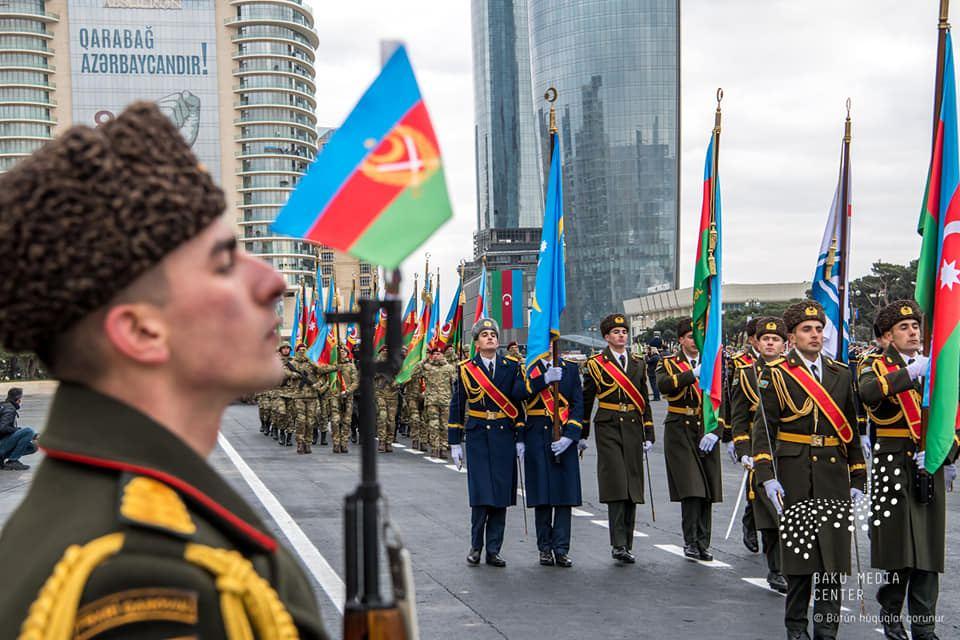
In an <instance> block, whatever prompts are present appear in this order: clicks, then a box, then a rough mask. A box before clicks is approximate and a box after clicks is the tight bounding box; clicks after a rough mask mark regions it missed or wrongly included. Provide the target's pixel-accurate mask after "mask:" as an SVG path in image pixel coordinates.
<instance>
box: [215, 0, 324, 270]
mask: <svg viewBox="0 0 960 640" xmlns="http://www.w3.org/2000/svg"><path fill="white" fill-rule="evenodd" d="M230 5H231V6H232V7H234V10H235V14H234V17H233V18H230V19H228V20H227V26H228V27H231V28H232V35H231V39H232V41H233V43H234V50H233V60H234V62H235V63H236V66H235V67H234V69H233V75H234V78H235V80H236V84H235V85H234V87H233V93H234V104H233V106H234V114H235V119H234V125H235V126H236V131H237V142H239V146H240V149H239V151H238V154H237V157H238V159H239V161H240V163H239V166H238V168H237V169H238V170H237V177H238V182H239V184H238V191H239V194H240V201H239V202H238V203H237V204H238V207H239V209H240V214H239V220H238V224H239V226H240V231H241V233H240V236H241V239H242V242H243V243H244V245H245V248H246V249H247V250H248V251H249V252H250V253H253V254H256V255H258V256H260V257H262V258H263V259H264V260H266V261H267V262H269V263H270V264H272V265H273V266H274V267H275V268H276V269H277V270H279V271H280V272H281V273H282V274H283V276H284V278H285V279H286V280H287V286H288V287H290V288H293V287H295V286H297V285H298V284H299V282H300V279H301V278H303V280H304V282H305V284H306V285H307V287H308V288H310V287H312V285H313V279H314V265H315V264H316V262H315V261H316V250H315V249H314V248H312V247H311V246H310V245H308V244H306V243H304V242H301V241H299V240H293V239H290V238H286V237H283V236H275V235H273V233H272V232H271V231H270V223H271V222H273V220H274V219H275V218H276V217H277V215H278V214H279V213H280V208H281V207H282V206H283V205H284V203H286V201H287V198H288V197H289V194H290V192H291V191H293V188H294V187H295V186H296V184H297V181H298V180H299V179H300V177H301V176H302V175H303V174H304V173H305V172H306V170H307V166H308V165H309V164H310V162H311V161H312V160H313V158H314V157H315V156H316V153H317V118H316V115H315V112H316V99H315V97H314V96H315V95H316V81H315V76H316V73H315V71H314V60H315V56H316V54H315V51H316V47H317V44H318V42H319V41H318V38H317V33H316V30H315V29H314V23H313V14H312V13H311V10H310V8H309V7H307V6H306V5H305V4H303V3H302V2H301V1H300V0H231V2H230Z"/></svg>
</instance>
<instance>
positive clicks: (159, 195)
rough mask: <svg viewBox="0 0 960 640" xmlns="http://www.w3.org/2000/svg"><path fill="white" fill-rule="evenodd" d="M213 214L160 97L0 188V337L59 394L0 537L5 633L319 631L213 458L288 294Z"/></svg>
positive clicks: (265, 353)
mask: <svg viewBox="0 0 960 640" xmlns="http://www.w3.org/2000/svg"><path fill="white" fill-rule="evenodd" d="M223 210H224V196H223V192H222V191H221V190H220V189H219V188H218V187H217V186H216V185H214V183H213V180H212V179H211V178H210V176H209V175H208V174H207V173H206V171H205V170H204V169H203V168H202V167H200V166H199V165H198V164H197V160H196V158H195V157H194V156H193V154H192V153H191V152H190V149H189V148H188V147H187V145H186V144H185V142H184V141H183V138H182V137H181V136H180V134H179V133H178V132H177V130H176V129H175V128H174V126H173V125H172V124H171V123H170V121H169V120H168V119H167V118H166V117H164V116H163V115H162V114H161V113H160V111H159V110H158V109H157V107H156V105H154V104H152V103H136V104H134V105H132V106H130V107H129V108H128V109H127V110H125V111H124V112H123V113H121V114H120V115H119V116H118V117H117V118H116V119H114V120H112V121H111V122H108V123H106V124H104V125H101V126H100V127H98V128H96V129H91V128H88V127H83V126H77V127H73V128H71V129H70V130H68V131H67V132H66V133H64V134H62V135H61V136H60V137H58V138H57V139H55V140H54V141H52V142H49V143H47V144H46V145H45V146H44V147H42V148H41V149H40V150H38V151H36V152H35V153H34V154H33V155H32V156H31V157H29V158H26V159H24V160H22V161H21V162H20V163H19V164H18V165H17V166H16V167H15V168H14V169H12V170H11V171H10V172H9V173H7V174H5V175H3V176H2V177H0V269H2V271H3V273H5V274H6V276H7V278H6V279H5V280H4V281H3V282H2V283H0V344H2V345H3V346H4V347H5V348H8V349H11V350H16V351H34V352H36V353H38V354H39V355H40V356H41V358H42V359H43V361H44V363H45V364H46V365H47V366H48V367H49V369H50V371H51V372H52V373H53V375H54V376H55V377H56V378H57V379H59V380H60V381H61V384H60V387H59V389H58V390H57V392H56V395H55V396H54V399H53V402H52V405H51V407H50V412H49V418H48V422H47V426H46V429H45V431H44V432H43V435H42V436H41V446H42V447H43V448H44V449H45V451H46V459H45V460H44V461H43V462H42V463H41V464H40V466H39V469H38V470H37V472H36V476H35V477H34V480H33V484H32V486H31V488H30V492H29V494H28V496H27V498H26V499H25V500H24V502H23V504H22V505H21V506H20V507H19V508H18V509H17V511H16V512H14V514H13V515H12V516H11V517H10V519H9V520H8V521H7V524H6V526H5V528H4V530H3V534H2V537H0V562H2V563H3V566H4V568H5V570H6V571H7V572H8V573H9V574H10V575H15V576H16V578H17V579H16V583H15V584H14V583H11V584H9V585H8V586H7V587H6V588H4V589H3V590H0V628H2V629H3V630H4V633H5V634H10V635H12V634H15V633H16V632H15V630H17V629H19V630H20V633H21V637H24V638H41V637H43V638H47V637H74V636H76V637H91V636H93V635H94V634H95V633H96V634H102V633H110V634H111V635H112V636H113V637H124V638H130V637H150V638H172V637H197V638H228V637H240V634H241V633H243V636H244V637H259V638H278V637H287V638H290V637H295V636H299V637H300V638H326V637H327V636H326V634H325V632H324V630H323V627H322V625H321V622H320V617H319V612H318V610H317V602H316V598H315V596H314V594H313V593H312V589H311V587H310V582H309V581H308V580H307V577H306V576H305V574H304V573H303V571H302V569H300V567H299V565H298V563H297V562H296V561H295V560H294V559H293V557H292V556H291V555H290V554H289V553H288V552H287V551H286V549H284V548H283V547H282V546H281V545H280V544H279V543H278V542H277V540H275V539H274V538H273V537H272V536H271V535H270V534H269V533H268V531H269V529H268V528H267V527H265V526H264V524H263V523H262V522H260V520H259V518H258V517H257V515H256V513H255V512H254V510H253V509H252V508H251V507H250V506H249V505H247V503H246V502H245V501H244V500H243V499H242V498H241V497H240V496H239V495H238V494H237V493H236V492H235V491H234V490H233V489H232V488H231V486H230V484H229V483H228V482H226V481H225V480H224V479H223V478H221V477H220V476H219V475H218V474H217V473H216V472H215V471H214V469H213V468H212V467H211V466H210V464H209V463H208V462H207V461H206V457H207V456H208V455H209V454H210V452H211V451H212V450H213V448H214V446H215V444H216V441H217V434H218V432H219V426H220V422H221V419H222V417H223V413H224V411H225V409H226V408H227V406H228V405H229V404H230V402H231V401H232V400H233V399H235V398H237V397H239V396H241V395H245V394H250V393H255V392H258V391H261V390H263V389H267V388H269V387H270V386H272V385H274V384H276V383H277V382H278V381H279V380H280V379H281V377H282V375H283V371H282V368H281V363H280V360H279V359H278V358H277V355H276V353H275V349H276V328H277V324H278V318H277V316H276V310H275V309H276V307H275V303H276V301H277V299H278V298H279V296H280V295H281V294H282V293H283V291H284V288H285V284H284V281H283V279H282V278H281V277H280V275H279V274H278V273H277V272H276V271H274V270H273V269H272V268H271V267H270V266H269V265H267V264H266V263H264V262H262V261H260V260H257V259H255V258H252V257H251V256H249V255H247V254H246V253H245V252H244V251H243V250H242V249H240V248H239V247H238V246H237V240H236V238H235V236H234V229H233V225H232V224H231V223H230V222H229V221H228V220H226V219H225V218H223V217H222V214H223ZM38 249H42V251H43V254H44V255H45V256H47V259H43V260H37V259H36V258H35V257H34V256H35V252H36V251H37V250H38ZM91 274H95V276H96V277H91ZM23 282H29V283H31V287H30V288H29V289H28V288H26V287H23V286H22V285H21V284H20V283H23ZM54 525H55V526H54ZM38 531H42V532H43V535H37V533H38ZM81 611H82V612H83V615H82V616H79V615H78V614H79V612H81ZM130 612H132V615H128V613H130Z"/></svg>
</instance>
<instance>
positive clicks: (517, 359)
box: [503, 354, 520, 362]
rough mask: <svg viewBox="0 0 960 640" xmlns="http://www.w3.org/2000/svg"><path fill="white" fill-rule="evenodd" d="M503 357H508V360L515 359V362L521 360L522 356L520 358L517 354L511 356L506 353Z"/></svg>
mask: <svg viewBox="0 0 960 640" xmlns="http://www.w3.org/2000/svg"><path fill="white" fill-rule="evenodd" d="M503 357H504V358H506V359H507V360H513V361H514V362H520V358H518V357H517V356H511V355H510V354H507V355H505V356H503Z"/></svg>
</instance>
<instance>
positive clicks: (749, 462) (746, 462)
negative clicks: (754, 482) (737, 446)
mask: <svg viewBox="0 0 960 640" xmlns="http://www.w3.org/2000/svg"><path fill="white" fill-rule="evenodd" d="M740 464H742V465H743V466H744V468H746V469H753V458H751V457H750V456H743V457H742V458H740Z"/></svg>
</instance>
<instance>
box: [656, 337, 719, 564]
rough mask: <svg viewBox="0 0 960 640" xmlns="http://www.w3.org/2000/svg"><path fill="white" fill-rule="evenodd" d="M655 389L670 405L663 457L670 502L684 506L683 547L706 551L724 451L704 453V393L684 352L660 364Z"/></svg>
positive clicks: (671, 356)
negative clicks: (656, 387)
mask: <svg viewBox="0 0 960 640" xmlns="http://www.w3.org/2000/svg"><path fill="white" fill-rule="evenodd" d="M657 386H658V387H659V388H660V393H661V394H662V395H663V396H665V397H666V399H667V403H668V406H667V417H666V420H665V421H664V427H663V455H664V460H665V461H666V465H667V486H668V487H669V489H670V501H671V502H679V503H680V506H681V515H682V521H683V542H684V545H685V546H687V547H694V546H695V547H697V548H698V549H699V550H700V551H701V552H703V553H705V552H706V550H707V549H709V548H710V536H711V533H712V528H713V513H712V512H713V508H712V506H711V504H712V503H714V502H722V501H723V484H722V476H721V474H720V465H721V460H720V447H718V446H715V447H714V448H713V450H712V451H711V452H710V453H703V452H701V451H700V448H699V445H700V440H701V438H703V435H704V432H703V417H702V411H703V410H702V400H701V395H700V393H701V392H700V389H699V387H698V385H697V378H696V376H694V374H693V366H691V363H690V361H689V360H688V359H687V357H686V355H684V353H683V351H682V350H680V351H678V352H677V353H675V354H672V355H669V356H666V357H664V358H663V360H661V361H660V365H659V366H658V368H657Z"/></svg>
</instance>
